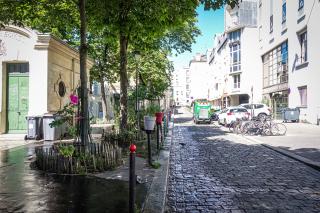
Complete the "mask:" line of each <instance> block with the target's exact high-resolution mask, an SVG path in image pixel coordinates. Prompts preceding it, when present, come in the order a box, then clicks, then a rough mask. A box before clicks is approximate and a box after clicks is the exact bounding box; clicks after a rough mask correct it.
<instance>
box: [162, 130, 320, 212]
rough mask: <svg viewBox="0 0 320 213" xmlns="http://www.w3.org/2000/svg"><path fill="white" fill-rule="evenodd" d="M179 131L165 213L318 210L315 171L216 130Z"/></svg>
mask: <svg viewBox="0 0 320 213" xmlns="http://www.w3.org/2000/svg"><path fill="white" fill-rule="evenodd" d="M181 127H182V129H181V130H178V131H177V132H176V137H177V139H176V140H177V142H176V143H175V145H174V146H175V147H174V148H173V150H172V157H171V158H173V159H171V167H170V173H171V177H170V181H169V187H168V192H169V194H168V208H169V212H170V210H171V211H175V210H177V209H180V210H182V211H181V212H183V211H185V210H186V209H188V210H190V212H192V211H191V210H195V211H196V210H197V209H192V206H191V204H193V203H197V204H198V205H201V206H203V207H204V211H205V210H208V211H209V210H210V212H214V211H215V210H216V211H217V212H218V211H220V210H226V209H227V210H230V211H226V212H231V210H232V212H233V210H234V211H235V212H244V211H245V212H296V211H297V210H298V212H313V211H319V210H320V203H319V200H320V194H319V190H320V185H319V178H320V173H319V172H318V171H316V170H314V169H312V168H310V167H308V166H305V165H304V164H302V163H300V162H298V161H295V160H292V159H291V158H288V157H286V156H283V155H281V154H279V153H277V152H275V151H272V150H270V149H267V148H266V147H263V146H261V145H255V144H250V143H249V144H247V143H245V142H244V141H243V142H242V141H241V139H239V141H233V139H232V140H231V139H230V137H228V134H227V132H225V131H223V130H221V129H212V127H210V126H198V125H197V126H181ZM177 128H180V126H179V127H177ZM213 136H218V137H213ZM221 136H222V137H221ZM180 142H183V146H181V145H182V144H181V143H180ZM181 184H183V185H181ZM181 189H183V191H182V190H181ZM170 192H172V194H170ZM203 192H205V195H204V193H203ZM181 193H183V195H182V194H181ZM181 197H182V198H183V199H180V198H181ZM209 207H210V208H209ZM195 208H196V207H195ZM206 208H208V209H206Z"/></svg>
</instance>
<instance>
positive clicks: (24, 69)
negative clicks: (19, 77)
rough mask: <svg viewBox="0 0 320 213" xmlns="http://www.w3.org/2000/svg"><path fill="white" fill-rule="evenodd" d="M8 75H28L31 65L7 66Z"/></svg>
mask: <svg viewBox="0 0 320 213" xmlns="http://www.w3.org/2000/svg"><path fill="white" fill-rule="evenodd" d="M7 71H8V73H28V72H29V63H12V64H11V63H10V64H8V65H7Z"/></svg>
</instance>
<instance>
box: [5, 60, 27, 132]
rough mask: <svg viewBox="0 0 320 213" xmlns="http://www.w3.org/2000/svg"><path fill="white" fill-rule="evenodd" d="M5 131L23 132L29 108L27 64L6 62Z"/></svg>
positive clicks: (25, 127) (25, 128)
mask: <svg viewBox="0 0 320 213" xmlns="http://www.w3.org/2000/svg"><path fill="white" fill-rule="evenodd" d="M7 73H8V77H7V132H8V133H25V132H26V130H27V121H26V116H27V114H28V109H29V64H28V63H8V64H7Z"/></svg>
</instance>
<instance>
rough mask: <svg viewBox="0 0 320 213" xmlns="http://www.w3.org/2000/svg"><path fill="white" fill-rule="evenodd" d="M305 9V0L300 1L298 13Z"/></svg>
mask: <svg viewBox="0 0 320 213" xmlns="http://www.w3.org/2000/svg"><path fill="white" fill-rule="evenodd" d="M303 7H304V0H299V7H298V11H299V10H302V9H303Z"/></svg>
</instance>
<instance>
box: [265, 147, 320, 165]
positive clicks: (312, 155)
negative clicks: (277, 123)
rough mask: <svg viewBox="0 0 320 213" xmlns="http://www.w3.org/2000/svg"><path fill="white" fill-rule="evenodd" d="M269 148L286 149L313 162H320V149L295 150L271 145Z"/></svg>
mask: <svg viewBox="0 0 320 213" xmlns="http://www.w3.org/2000/svg"><path fill="white" fill-rule="evenodd" d="M269 146H273V147H277V148H280V149H284V150H286V151H289V152H293V153H294V154H296V155H299V156H302V157H304V158H307V159H310V160H312V161H316V162H320V149H316V148H300V149H293V148H291V147H286V146H274V145H269Z"/></svg>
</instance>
